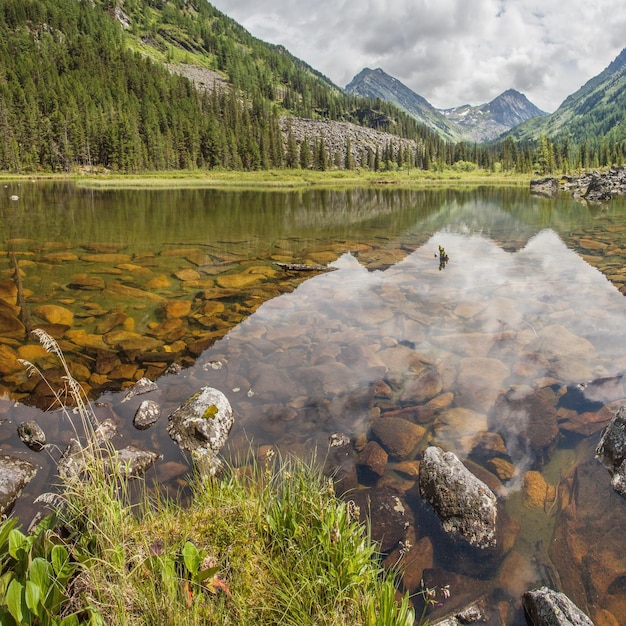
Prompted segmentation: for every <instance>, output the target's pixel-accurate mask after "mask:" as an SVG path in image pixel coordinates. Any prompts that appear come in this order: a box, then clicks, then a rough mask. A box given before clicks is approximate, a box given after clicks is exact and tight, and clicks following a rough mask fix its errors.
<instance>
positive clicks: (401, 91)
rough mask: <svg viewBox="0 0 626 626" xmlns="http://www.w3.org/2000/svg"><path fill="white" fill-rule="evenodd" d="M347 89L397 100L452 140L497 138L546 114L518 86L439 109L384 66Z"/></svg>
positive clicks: (365, 73) (366, 73)
mask: <svg viewBox="0 0 626 626" xmlns="http://www.w3.org/2000/svg"><path fill="white" fill-rule="evenodd" d="M346 91H347V92H348V93H354V94H358V95H361V96H366V97H368V98H380V99H381V100H384V101H386V102H393V103H394V104H396V105H397V106H398V107H400V108H401V109H403V110H405V111H406V112H407V113H409V114H410V115H412V116H413V117H415V119H416V120H418V121H419V122H421V123H422V124H425V125H427V126H429V127H430V128H432V129H433V130H435V131H436V132H438V133H439V134H440V135H441V136H442V137H444V138H445V139H448V140H452V141H471V142H477V143H482V142H485V141H489V140H491V139H495V138H496V137H498V136H499V135H501V134H502V133H504V132H506V131H508V130H510V129H511V128H513V127H514V126H516V125H517V124H520V123H521V122H524V121H525V120H528V119H530V118H532V117H535V116H538V115H545V113H544V112H543V111H541V110H540V109H539V108H537V107H536V106H535V105H534V104H532V103H531V102H530V101H529V100H528V99H527V98H526V96H524V95H523V94H521V93H519V92H518V91H515V90H514V89H509V90H508V91H505V92H504V93H503V94H501V95H499V96H498V97H497V98H495V99H494V100H492V101H491V102H489V103H487V104H481V105H479V106H471V105H469V104H465V105H463V106H459V107H455V108H452V109H441V110H439V109H436V108H435V107H433V106H432V105H431V104H430V103H429V102H428V101H427V100H426V99H425V98H423V97H422V96H420V95H419V94H417V93H415V92H414V91H412V90H411V89H409V88H408V87H407V86H406V85H404V84H403V83H402V82H400V81H399V80H398V79H397V78H394V77H393V76H390V75H389V74H387V73H386V72H384V71H383V70H382V69H380V68H378V69H375V70H372V69H369V68H365V69H363V70H361V71H360V72H359V73H358V74H357V75H356V76H355V77H354V78H353V79H352V80H351V81H350V83H349V84H348V85H346Z"/></svg>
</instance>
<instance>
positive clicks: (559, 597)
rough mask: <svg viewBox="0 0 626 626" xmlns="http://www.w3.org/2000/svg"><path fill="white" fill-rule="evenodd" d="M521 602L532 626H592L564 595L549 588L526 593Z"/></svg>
mask: <svg viewBox="0 0 626 626" xmlns="http://www.w3.org/2000/svg"><path fill="white" fill-rule="evenodd" d="M522 600H523V603H524V609H525V610H526V614H527V615H528V617H529V618H530V620H531V623H532V624H533V625H534V626H594V625H593V622H592V621H591V620H590V619H589V618H588V617H587V616H586V615H585V614H584V613H583V612H582V611H581V610H580V609H579V608H578V607H577V606H576V605H575V604H574V603H573V602H572V601H571V600H570V599H569V598H568V597H567V596H566V595H565V594H564V593H559V592H558V591H554V590H553V589H550V588H549V587H541V588H540V589H535V590H534V591H527V592H526V593H525V594H524V595H523V598H522Z"/></svg>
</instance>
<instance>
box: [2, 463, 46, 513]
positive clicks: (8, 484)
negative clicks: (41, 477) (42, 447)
mask: <svg viewBox="0 0 626 626" xmlns="http://www.w3.org/2000/svg"><path fill="white" fill-rule="evenodd" d="M36 473H37V469H36V468H35V466H34V465H32V464H31V463H29V462H28V461H25V460H24V459H17V458H15V457H12V456H8V455H6V454H3V455H1V456H0V516H2V515H4V514H5V513H7V512H8V511H10V510H11V508H12V507H13V504H14V503H15V501H16V500H17V498H18V497H19V495H20V493H22V489H24V487H25V486H26V485H27V484H28V483H29V482H30V481H31V480H32V479H33V477H34V476H35V474H36Z"/></svg>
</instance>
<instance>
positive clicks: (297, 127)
mask: <svg viewBox="0 0 626 626" xmlns="http://www.w3.org/2000/svg"><path fill="white" fill-rule="evenodd" d="M280 128H281V131H282V132H283V135H284V136H285V137H287V135H288V133H289V132H291V134H292V136H293V138H294V139H295V141H296V143H297V144H298V145H301V144H302V142H303V141H304V140H305V139H306V141H307V143H308V145H309V147H310V148H312V147H313V144H314V142H315V141H319V140H320V139H323V140H324V145H325V146H326V151H327V153H328V155H329V157H330V158H329V160H330V161H331V162H332V160H333V159H334V157H335V155H339V159H340V161H341V163H345V157H346V146H347V145H348V142H349V143H350V146H351V147H350V152H351V154H352V158H353V160H354V164H355V167H363V166H367V165H368V157H369V154H370V153H371V154H372V155H374V154H375V153H376V152H377V151H378V153H379V154H382V152H383V149H384V148H385V147H387V146H388V145H389V144H391V145H392V146H393V151H394V155H395V156H397V154H398V150H402V151H404V150H406V149H407V148H409V149H411V150H412V151H413V152H415V149H416V146H417V144H416V142H415V141H413V140H410V139H402V138H401V137H398V135H392V134H390V133H384V132H382V131H379V130H374V129H373V128H367V127H366V126H358V125H357V124H352V123H350V122H337V121H333V120H312V119H308V118H301V117H282V118H281V119H280Z"/></svg>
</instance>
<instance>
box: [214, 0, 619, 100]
mask: <svg viewBox="0 0 626 626" xmlns="http://www.w3.org/2000/svg"><path fill="white" fill-rule="evenodd" d="M213 4H214V5H215V6H216V7H217V8H219V9H220V10H221V11H223V12H225V13H226V14H227V15H229V16H230V17H232V18H233V19H235V20H236V21H238V22H239V23H241V24H242V25H243V26H244V27H245V28H247V29H248V30H249V31H250V32H251V33H252V34H253V35H255V36H256V37H259V38H260V39H263V40H265V41H268V42H271V43H280V44H283V45H284V46H285V47H286V48H287V49H288V50H289V51H290V52H291V53H292V54H294V55H295V56H297V57H299V58H301V59H302V60H304V61H306V62H307V63H309V64H310V65H311V66H313V67H314V68H315V69H317V70H319V71H321V72H322V73H323V74H325V75H326V76H328V77H329V78H330V79H331V80H332V81H333V82H335V83H336V84H338V85H340V86H344V85H346V84H347V83H348V82H349V81H350V80H351V79H352V77H353V76H354V75H355V74H357V73H358V72H359V71H360V70H361V69H362V68H363V67H372V68H375V67H382V69H383V70H385V71H386V72H387V73H389V74H391V75H392V76H395V77H396V78H397V79H399V80H401V81H402V82H403V83H405V84H406V85H408V86H409V87H410V88H411V89H413V90H414V91H416V92H417V93H419V94H420V95H421V96H423V97H425V98H426V99H427V100H428V101H430V102H431V103H432V104H433V105H434V106H437V107H441V108H444V107H451V106H457V105H460V104H465V103H469V104H481V103H483V102H488V101H489V100H491V99H493V98H495V97H496V96H497V95H499V94H500V93H502V92H503V91H505V90H506V89H509V88H514V89H517V90H518V91H521V92H522V93H524V94H526V96H527V97H528V98H529V99H530V100H531V101H532V102H533V103H534V104H536V105H537V106H539V107H540V108H543V109H544V110H547V111H553V110H554V109H556V108H557V107H558V106H559V104H560V103H561V102H562V101H563V100H564V99H565V98H566V97H567V96H568V95H570V94H571V93H573V92H575V91H576V90H577V89H578V88H579V87H581V86H582V85H583V84H584V83H585V82H587V81H588V80H589V79H591V78H593V77H594V76H595V75H597V74H598V73H600V72H601V71H602V70H603V69H604V68H605V67H606V66H607V65H608V64H609V63H610V62H611V61H612V60H613V59H614V58H615V57H616V56H617V55H618V54H619V52H620V51H621V50H622V49H623V48H624V47H626V36H624V32H626V5H624V4H623V3H622V2H620V1H619V0H597V1H596V2H595V3H590V2H588V0H570V1H569V2H568V3H567V5H565V4H564V3H563V2H562V1H561V0H364V1H363V2H360V3H356V2H348V1H347V0H334V1H330V0H319V1H318V2H317V3H315V4H312V3H305V2H304V0H217V1H215V2H213Z"/></svg>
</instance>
